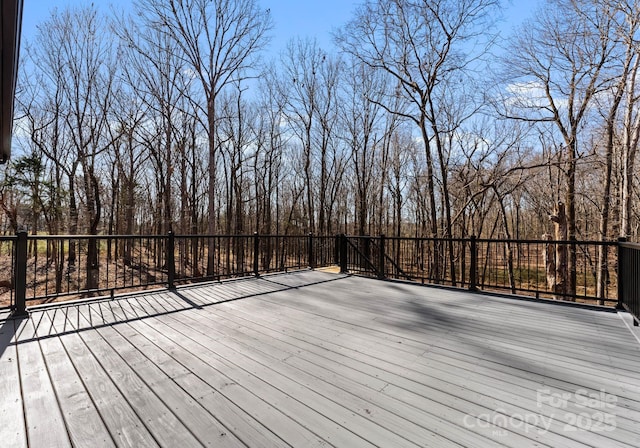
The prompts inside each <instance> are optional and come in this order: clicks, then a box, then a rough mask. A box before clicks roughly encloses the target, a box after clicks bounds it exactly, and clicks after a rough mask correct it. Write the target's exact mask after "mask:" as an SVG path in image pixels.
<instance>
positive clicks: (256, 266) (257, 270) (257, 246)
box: [253, 232, 260, 277]
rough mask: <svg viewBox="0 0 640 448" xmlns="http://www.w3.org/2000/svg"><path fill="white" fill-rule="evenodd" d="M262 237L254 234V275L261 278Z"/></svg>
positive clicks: (256, 233)
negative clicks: (260, 252)
mask: <svg viewBox="0 0 640 448" xmlns="http://www.w3.org/2000/svg"><path fill="white" fill-rule="evenodd" d="M259 251H260V235H258V232H254V233H253V275H255V276H256V277H260V254H259V253H258V252H259Z"/></svg>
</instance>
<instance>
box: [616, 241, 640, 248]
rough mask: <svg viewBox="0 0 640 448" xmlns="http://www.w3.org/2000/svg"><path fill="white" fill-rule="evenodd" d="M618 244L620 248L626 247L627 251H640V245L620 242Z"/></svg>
mask: <svg viewBox="0 0 640 448" xmlns="http://www.w3.org/2000/svg"><path fill="white" fill-rule="evenodd" d="M618 244H620V247H625V248H627V249H637V250H640V243H629V242H626V241H624V242H623V241H620V242H619V243H618Z"/></svg>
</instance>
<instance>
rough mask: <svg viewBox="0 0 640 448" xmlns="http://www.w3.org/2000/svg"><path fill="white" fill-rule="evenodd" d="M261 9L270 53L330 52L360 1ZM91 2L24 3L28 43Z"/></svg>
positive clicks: (515, 20) (516, 11) (292, 2)
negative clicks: (304, 40) (300, 48)
mask: <svg viewBox="0 0 640 448" xmlns="http://www.w3.org/2000/svg"><path fill="white" fill-rule="evenodd" d="M260 1H261V3H262V5H263V7H265V8H270V9H271V14H272V17H273V19H274V22H275V28H274V30H273V40H272V45H271V52H272V53H273V54H274V55H275V54H277V53H278V52H279V51H281V50H283V49H284V48H285V46H286V44H287V42H288V41H289V39H291V38H292V37H295V36H300V37H311V38H313V37H315V38H316V39H317V40H318V43H319V44H320V46H321V47H322V48H325V49H327V50H330V49H332V45H333V44H332V41H331V31H332V30H334V29H336V28H338V27H340V26H342V25H343V24H345V23H346V22H347V21H348V20H349V18H350V17H351V13H352V12H353V10H354V9H355V8H356V7H357V6H358V5H359V4H361V3H362V0H260ZM541 1H542V0H511V1H509V0H507V1H506V2H505V7H504V8H503V11H504V14H505V22H503V23H502V25H501V27H502V29H503V30H504V31H505V32H509V31H510V30H511V29H512V27H513V26H516V25H518V24H519V23H521V22H522V20H524V19H525V18H527V17H529V16H530V15H531V14H532V13H533V11H534V9H535V6H536V5H537V4H538V3H540V2H541ZM88 3H93V2H91V0H24V12H23V30H22V32H23V33H22V36H23V39H25V40H31V39H32V38H33V36H34V35H35V33H36V25H37V24H38V23H41V22H43V21H44V20H46V19H47V17H48V16H49V12H50V11H51V9H53V8H55V7H58V8H64V7H65V6H67V5H82V4H88ZM95 3H96V4H100V5H102V6H103V7H104V8H105V9H108V7H109V5H111V4H112V5H114V6H115V7H116V8H117V9H121V8H124V9H126V8H127V7H129V5H131V3H132V2H131V0H95Z"/></svg>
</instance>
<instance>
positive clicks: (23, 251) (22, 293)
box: [12, 230, 29, 317]
mask: <svg viewBox="0 0 640 448" xmlns="http://www.w3.org/2000/svg"><path fill="white" fill-rule="evenodd" d="M17 237H18V238H17V240H16V247H15V251H16V253H15V255H16V265H15V285H14V288H15V293H16V304H15V309H14V311H13V314H12V315H13V316H14V317H23V316H27V315H28V314H29V313H27V232H26V231H25V230H20V231H19V232H18V233H17Z"/></svg>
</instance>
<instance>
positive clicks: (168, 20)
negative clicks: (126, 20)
mask: <svg viewBox="0 0 640 448" xmlns="http://www.w3.org/2000/svg"><path fill="white" fill-rule="evenodd" d="M139 5H140V8H141V9H142V10H146V11H147V12H148V14H149V16H150V17H151V16H153V17H155V20H156V24H157V27H158V29H159V30H161V31H162V32H164V33H167V35H168V36H170V37H171V38H172V39H173V40H174V41H175V43H176V44H177V45H178V47H179V48H180V50H181V57H182V59H183V62H184V64H185V69H186V68H187V67H188V68H189V69H190V70H192V71H193V76H194V77H196V78H197V79H198V80H199V81H200V84H201V87H202V93H203V95H204V98H203V101H202V102H200V101H197V104H198V105H199V108H200V110H201V111H202V113H203V115H204V116H205V117H206V126H205V128H206V130H207V134H208V141H209V148H208V149H209V168H208V170H209V174H208V178H209V228H208V230H209V233H210V234H214V233H215V232H216V221H215V219H214V216H215V212H216V210H215V199H216V198H215V193H216V173H217V154H218V148H219V143H218V142H217V140H216V139H217V135H218V134H217V131H216V118H217V117H216V113H217V101H216V100H217V99H218V98H219V96H220V94H221V92H222V91H223V90H224V88H225V87H226V86H228V85H229V84H230V83H232V82H236V81H237V80H238V78H239V77H242V76H246V73H248V71H249V70H250V69H251V67H252V63H253V62H254V58H255V56H256V55H257V53H258V51H259V50H260V49H261V48H262V47H263V46H264V45H265V44H266V43H267V42H268V36H267V33H268V32H269V30H270V28H271V26H272V22H271V16H270V13H269V10H261V9H260V8H259V6H258V3H257V2H256V0H213V1H211V0H139ZM210 244H211V246H210V247H209V251H208V263H207V265H208V267H207V274H209V275H211V274H212V273H213V263H214V259H213V256H214V248H213V246H212V244H213V241H211V242H210Z"/></svg>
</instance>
